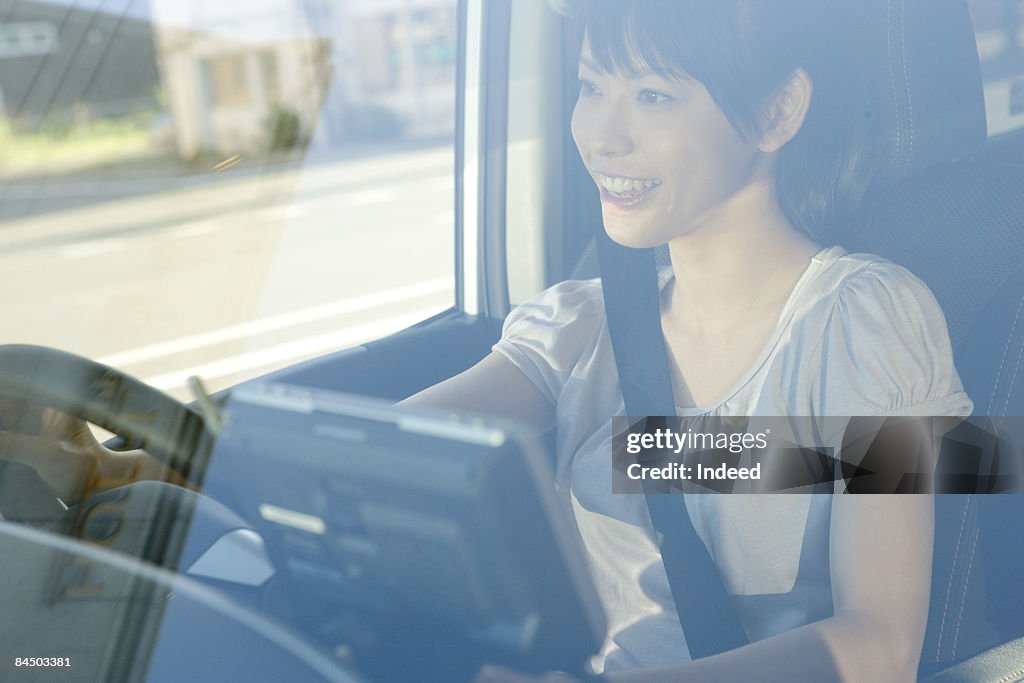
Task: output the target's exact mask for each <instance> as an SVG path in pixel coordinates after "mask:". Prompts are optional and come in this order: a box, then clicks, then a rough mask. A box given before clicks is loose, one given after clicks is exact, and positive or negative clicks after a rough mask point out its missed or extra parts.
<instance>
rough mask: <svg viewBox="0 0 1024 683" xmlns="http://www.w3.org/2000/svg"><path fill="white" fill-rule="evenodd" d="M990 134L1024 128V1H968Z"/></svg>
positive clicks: (991, 135)
mask: <svg viewBox="0 0 1024 683" xmlns="http://www.w3.org/2000/svg"><path fill="white" fill-rule="evenodd" d="M968 6H969V7H970V11H971V21H972V22H973V23H974V30H975V35H976V37H977V41H978V56H979V57H980V58H981V73H982V78H983V79H984V82H985V109H986V112H987V116H988V134H989V137H994V136H996V135H1002V134H1004V133H1009V132H1012V131H1015V130H1019V129H1021V128H1024V0H968Z"/></svg>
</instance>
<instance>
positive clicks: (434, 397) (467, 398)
mask: <svg viewBox="0 0 1024 683" xmlns="http://www.w3.org/2000/svg"><path fill="white" fill-rule="evenodd" d="M398 405H408V406H424V407H428V408H449V409H452V410H466V411H470V412H474V413H483V414H486V415H497V416H500V417H504V418H508V419H511V420H518V421H519V422H524V423H526V424H528V425H529V426H531V427H533V428H534V429H535V430H536V431H537V432H538V433H543V432H546V431H548V430H549V429H551V428H552V427H554V426H555V407H554V406H553V405H551V402H550V401H548V400H547V398H546V397H545V396H544V394H542V393H541V392H540V391H538V390H537V388H536V387H534V386H533V384H532V383H531V382H530V380H528V379H527V378H526V376H525V375H524V374H523V373H522V371H520V370H519V368H517V367H516V366H515V365H513V364H512V362H511V361H510V360H508V359H507V358H505V356H503V355H501V354H500V353H497V352H493V351H492V352H491V353H490V354H488V355H487V357H485V358H484V359H483V360H482V361H480V362H479V363H477V364H476V365H474V366H473V367H471V368H470V369H468V370H466V371H465V372H463V373H460V374H458V375H456V376H454V377H452V378H450V379H446V380H445V381H443V382H439V383H437V384H435V385H434V386H432V387H427V388H426V389H424V390H423V391H421V392H419V393H418V394H414V395H412V396H410V397H409V398H407V399H405V400H403V401H399V403H398Z"/></svg>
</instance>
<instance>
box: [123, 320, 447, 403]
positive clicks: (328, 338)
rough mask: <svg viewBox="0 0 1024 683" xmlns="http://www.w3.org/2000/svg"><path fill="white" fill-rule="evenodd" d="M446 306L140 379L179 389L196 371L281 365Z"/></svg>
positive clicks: (212, 374)
mask: <svg viewBox="0 0 1024 683" xmlns="http://www.w3.org/2000/svg"><path fill="white" fill-rule="evenodd" d="M445 308H446V306H443V305H442V306H432V307H430V308H423V309H420V310H418V311H413V312H412V313H404V314H402V315H396V316H392V317H390V318H384V319H382V320H375V321H374V322H371V323H365V324H363V325H356V326H355V327H349V328H347V329H344V330H337V331H335V332H327V333H325V334H318V335H316V336H313V337H307V338H306V339H298V340H296V341H292V342H287V343H284V344H278V345H277V346H271V347H268V348H266V349H260V350H258V351H250V352H248V353H240V354H238V355H235V356H231V357H230V358H224V359H222V360H218V361H213V362H210V363H202V364H200V365H194V366H192V367H190V368H184V369H182V370H175V371H174V372H168V373H164V374H162V375H156V376H154V377H148V378H146V379H144V380H143V381H144V382H146V383H147V384H149V385H151V386H154V387H156V388H157V389H161V390H163V391H172V390H174V389H180V388H182V387H184V386H185V384H186V383H187V382H188V378H189V377H191V376H192V375H198V376H199V377H201V378H202V379H204V380H214V379H217V378H219V377H225V376H227V375H233V374H236V373H241V372H245V371H249V370H255V369H257V368H267V367H272V366H279V367H280V366H283V365H284V364H287V362H289V361H292V362H293V361H296V360H300V359H305V358H312V357H315V356H317V355H321V354H323V353H327V352H330V351H339V350H341V349H345V348H350V347H352V346H355V345H357V344H362V343H364V342H368V341H372V340H374V339H379V338H381V337H384V336H385V335H388V334H393V333H394V332H398V331H399V330H402V329H405V328H407V327H410V326H412V325H415V324H416V323H418V322H421V321H423V320H426V319H427V318H429V317H430V316H432V315H435V314H437V313H440V312H441V311H443V310H444V309H445Z"/></svg>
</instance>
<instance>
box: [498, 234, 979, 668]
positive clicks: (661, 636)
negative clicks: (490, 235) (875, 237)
mask: <svg viewBox="0 0 1024 683" xmlns="http://www.w3.org/2000/svg"><path fill="white" fill-rule="evenodd" d="M672 277H673V274H672V271H671V268H665V269H663V270H662V271H661V272H660V273H659V284H660V286H661V287H662V288H664V286H665V285H666V284H667V283H668V282H669V281H670V280H671V279H672ZM494 350H496V351H498V352H500V353H502V354H504V355H505V356H506V357H508V359H509V360H511V361H512V362H513V363H514V364H515V365H516V366H517V367H518V368H519V369H520V370H521V371H522V372H523V374H524V375H526V377H527V378H529V380H530V381H531V382H532V383H533V384H534V385H535V386H536V387H537V388H538V389H539V390H540V391H541V392H542V393H543V394H544V396H546V397H547V399H548V400H549V401H550V402H551V403H552V404H553V405H554V406H555V407H556V412H557V416H558V441H557V448H558V452H557V460H556V483H557V485H558V488H559V491H560V492H561V493H562V494H564V495H566V496H568V498H569V501H570V503H571V509H572V511H573V514H574V516H575V521H576V525H577V528H578V529H579V533H580V536H581V538H582V540H583V544H584V546H585V548H586V550H587V555H588V561H589V565H590V569H591V573H592V576H593V578H594V583H595V585H596V588H597V591H598V594H599V595H600V597H601V601H602V604H603V607H604V609H605V612H606V615H607V618H608V636H607V639H606V642H605V644H604V647H603V648H602V651H601V654H600V655H599V656H598V657H597V658H596V661H595V662H594V666H595V669H596V670H598V671H601V670H605V671H616V670H623V669H633V668H639V667H646V666H656V665H661V664H668V663H673V662H679V661H684V660H686V659H688V658H689V653H688V650H687V648H686V640H685V637H684V635H683V633H682V629H681V628H680V625H679V621H678V618H677V616H676V612H675V605H674V603H673V600H672V593H671V590H670V588H669V584H668V579H667V577H666V575H665V570H664V565H663V564H662V562H661V556H660V554H659V551H658V546H657V543H656V540H655V536H654V530H653V528H652V527H651V522H650V517H649V516H648V513H647V507H646V502H645V499H644V497H643V496H642V495H630V494H614V495H613V494H612V492H611V485H612V460H611V458H612V445H611V438H612V426H611V418H612V416H615V415H624V414H625V406H624V403H623V399H622V394H621V391H620V389H619V381H618V373H617V371H616V365H615V357H614V352H613V350H612V346H611V341H610V338H609V336H608V325H607V321H606V318H605V311H604V301H603V297H602V291H601V283H600V280H598V279H593V280H586V281H566V282H562V283H560V284H557V285H555V286H553V287H551V288H550V289H547V290H545V291H543V292H541V293H540V294H538V295H537V296H536V297H534V298H533V299H531V300H530V301H527V302H525V303H523V304H521V305H519V306H517V307H516V308H515V309H514V310H513V311H512V312H511V313H510V314H509V316H508V318H507V319H506V320H505V324H504V327H503V331H502V338H501V340H499V341H498V343H497V344H495V346H494ZM677 410H678V412H679V414H680V415H713V416H727V415H737V416H787V415H790V416H828V415H832V416H867V415H955V416H966V415H969V414H970V413H971V410H972V404H971V401H970V399H969V398H968V397H967V395H966V394H965V393H964V391H963V387H962V385H961V383H960V379H959V377H958V375H957V373H956V370H955V368H954V366H953V355H952V350H951V347H950V342H949V336H948V333H947V330H946V322H945V318H944V317H943V315H942V311H941V310H940V308H939V306H938V304H937V303H936V301H935V299H934V297H933V296H932V294H931V292H929V291H928V288H927V287H926V286H925V285H924V284H923V283H922V282H921V281H920V280H918V279H917V278H916V277H914V276H913V275H912V274H911V273H910V272H909V271H907V270H906V269H904V268H902V267H901V266H898V265H896V264H894V263H892V262H890V261H887V260H885V259H883V258H881V257H879V256H873V255H869V254H847V253H846V252H845V251H844V250H843V249H842V248H841V247H829V248H826V249H823V250H822V251H820V252H819V253H818V254H816V255H815V256H814V257H813V258H812V260H811V263H810V265H809V266H808V268H807V270H806V271H805V272H804V274H803V276H802V277H801V278H800V280H799V281H798V282H797V285H796V287H795V288H794V290H793V292H792V294H791V295H790V297H789V300H788V301H787V302H786V304H785V306H784V308H783V310H782V314H781V316H780V319H779V323H778V326H777V328H776V330H775V333H774V334H773V335H772V338H771V340H770V341H769V342H768V344H767V345H766V346H765V348H764V350H763V351H762V352H761V354H760V355H759V357H758V358H757V360H756V361H755V362H754V364H753V365H752V366H751V368H750V369H749V371H748V372H746V373H745V374H744V375H743V378H742V379H741V380H740V381H739V382H738V383H737V384H736V386H735V387H733V388H732V389H731V390H730V391H729V392H727V393H726V395H725V397H724V398H723V399H722V400H721V401H719V402H717V403H715V404H713V405H706V406H700V407H698V408H682V407H677ZM687 509H688V510H689V514H690V518H691V519H692V521H693V524H694V527H695V528H696V529H697V532H698V534H699V535H700V537H701V539H702V540H703V541H704V543H705V545H706V546H707V547H708V550H709V551H710V553H711V556H712V557H713V558H714V560H715V563H716V564H717V566H718V568H719V570H720V571H721V573H722V576H723V579H724V581H725V585H726V587H727V588H728V590H729V592H730V594H732V596H733V600H734V603H735V604H736V608H737V611H738V612H739V614H740V619H741V621H742V622H743V625H744V628H745V629H746V631H747V634H748V636H749V637H750V638H751V640H758V639H760V638H764V637H767V636H770V635H774V634H776V633H780V632H783V631H786V630H789V629H792V628H795V627H797V626H800V625H803V624H807V623H810V622H812V621H816V620H818V619H823V618H826V617H828V616H831V614H832V597H831V584H830V579H829V567H828V545H829V543H828V534H829V517H830V511H831V496H830V495H820V494H816V495H811V494H805V495H795V494H791V495H714V494H707V495H700V494H696V495H688V496H687Z"/></svg>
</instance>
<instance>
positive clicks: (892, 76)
mask: <svg viewBox="0 0 1024 683" xmlns="http://www.w3.org/2000/svg"><path fill="white" fill-rule="evenodd" d="M885 41H886V53H885V61H887V62H888V63H889V65H888V66H889V85H890V86H891V87H892V104H893V107H895V109H896V149H895V150H894V151H893V158H892V163H893V166H895V165H896V162H897V160H898V159H899V156H900V146H901V141H900V128H901V127H902V122H901V121H900V102H899V96H898V95H897V94H896V72H895V71H893V68H892V60H893V56H894V55H893V53H892V0H886V11H885Z"/></svg>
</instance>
